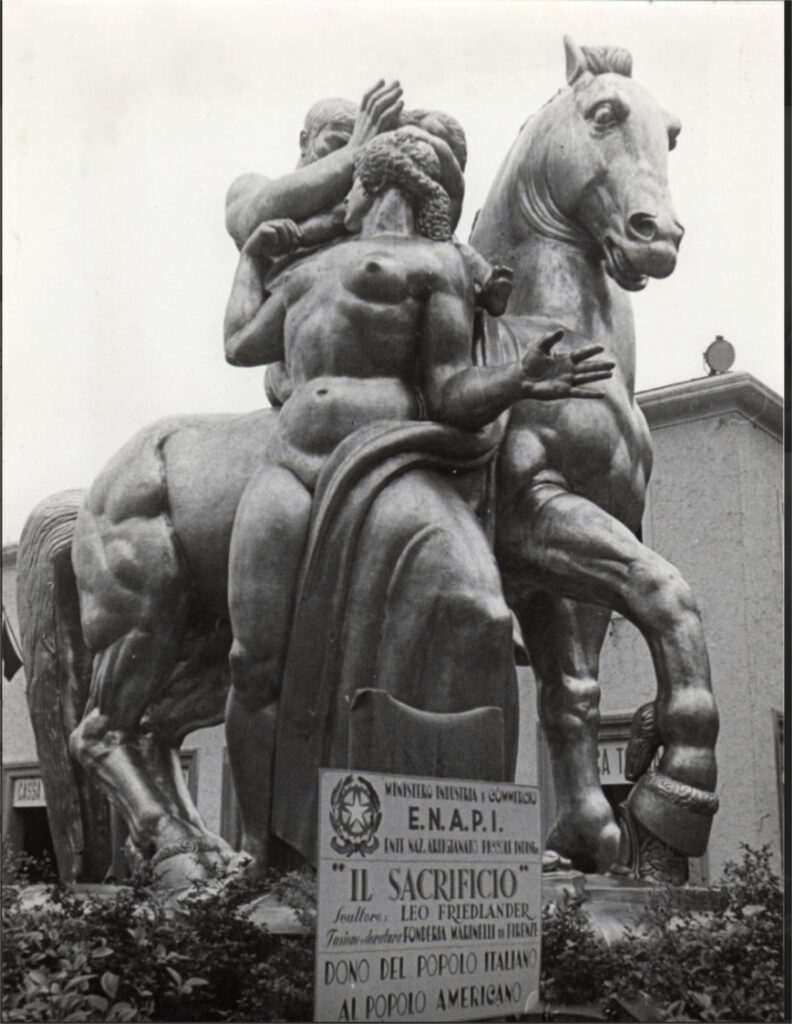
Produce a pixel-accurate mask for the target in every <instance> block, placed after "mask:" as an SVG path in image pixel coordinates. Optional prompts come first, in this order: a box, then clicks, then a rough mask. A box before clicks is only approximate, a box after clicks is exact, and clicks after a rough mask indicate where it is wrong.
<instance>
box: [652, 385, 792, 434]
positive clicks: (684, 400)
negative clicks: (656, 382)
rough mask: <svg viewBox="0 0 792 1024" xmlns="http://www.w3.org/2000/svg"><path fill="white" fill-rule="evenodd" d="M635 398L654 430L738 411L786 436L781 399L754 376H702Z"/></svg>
mask: <svg viewBox="0 0 792 1024" xmlns="http://www.w3.org/2000/svg"><path fill="white" fill-rule="evenodd" d="M635 397H636V399H637V401H638V404H639V405H640V407H641V409H642V410H643V413H644V416H646V420H647V422H648V424H649V426H650V427H652V428H653V429H654V428H657V427H668V426H671V425H672V424H675V423H689V422H690V421H691V420H700V419H706V418H707V417H709V416H720V415H722V414H723V413H725V412H737V413H740V415H741V416H744V417H745V419H747V420H749V421H750V422H751V423H753V424H755V426H757V427H761V429H762V430H764V431H766V432H767V433H768V434H770V436H771V437H774V438H776V440H778V441H780V440H781V439H782V438H783V435H784V403H783V400H782V399H781V396H780V395H777V394H776V393H775V391H772V390H771V389H770V388H769V387H767V385H766V384H762V382H761V381H759V380H757V379H756V377H752V376H751V374H750V373H723V374H718V375H717V376H713V377H700V378H698V379H697V380H688V381H685V382H684V383H681V384H669V385H668V387H664V388H652V389H651V390H650V391H641V392H639V393H638V394H637V395H636V396H635Z"/></svg>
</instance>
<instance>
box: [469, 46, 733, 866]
mask: <svg viewBox="0 0 792 1024" xmlns="http://www.w3.org/2000/svg"><path fill="white" fill-rule="evenodd" d="M565 46H566V58H567V83H568V85H567V88H566V89H563V90H561V91H560V92H559V93H558V94H557V95H556V96H555V97H554V98H553V99H552V100H551V101H550V102H549V103H547V104H545V106H544V107H542V109H541V110H540V111H539V112H538V113H537V114H535V115H534V116H533V117H531V118H530V119H529V120H528V121H527V122H526V123H525V124H524V125H523V127H522V129H521V131H520V133H519V135H518V137H517V139H516V141H515V142H514V144H513V146H512V148H511V150H510V151H509V153H508V155H507V156H506V159H505V160H504V162H503V165H502V167H501V169H500V172H499V173H498V175H497V178H496V180H495V183H494V184H493V186H492V189H491V191H490V193H489V196H488V198H487V200H486V202H485V204H484V206H483V208H482V209H481V211H480V214H479V216H478V219H477V221H476V224H475V227H474V230H473V234H472V237H471V244H472V245H473V246H474V247H475V248H476V249H478V250H479V251H480V252H481V253H482V255H484V256H485V257H486V258H488V259H490V260H491V261H493V262H496V261H497V262H499V263H504V264H508V265H509V266H511V267H512V268H513V270H514V280H515V286H514V290H513V291H512V294H511V297H510V301H509V305H508V307H507V310H506V315H505V316H504V317H502V318H501V320H499V321H497V330H491V331H489V332H488V341H489V343H490V349H491V351H490V353H489V358H491V359H493V360H498V359H505V358H508V355H509V352H510V350H512V349H513V348H516V349H517V350H519V348H520V345H521V336H524V334H525V329H526V322H527V319H528V318H530V319H532V320H534V321H536V322H537V323H539V324H545V325H548V326H552V327H556V326H558V327H562V328H563V329H564V331H565V337H566V340H567V342H572V341H573V340H574V339H575V338H576V337H580V338H585V339H587V340H588V341H591V342H595V343H598V344H601V345H602V346H603V347H604V349H605V353H606V354H607V355H609V356H610V358H611V359H613V360H614V361H615V363H616V369H615V371H614V373H613V376H612V377H611V379H610V380H608V381H605V382H604V383H603V384H602V385H601V389H602V391H603V392H604V395H605V397H604V399H603V400H602V401H600V402H585V403H584V402H575V401H573V400H564V401H561V402H557V403H546V404H543V405H540V404H539V403H535V402H534V403H532V402H530V401H528V402H523V403H519V404H517V405H515V406H513V407H512V410H511V414H510V419H509V428H508V431H507V434H506V437H505V439H504V442H503V444H502V446H501V449H500V453H499V467H498V481H497V496H498V506H497V533H496V538H495V552H496V558H497V562H498V565H499V567H500V569H501V574H502V580H503V586H504V591H505V596H506V600H507V603H508V604H509V606H510V607H511V608H512V609H513V611H514V612H515V614H516V616H517V618H518V620H519V622H520V625H521V628H522V632H523V637H524V640H525V643H526V647H527V649H528V652H529V655H530V660H531V665H532V667H533V670H534V673H535V676H536V680H537V686H538V700H539V714H540V720H541V722H542V725H543V727H544V729H545V732H546V735H547V739H548V745H549V748H550V755H551V761H552V770H553V779H554V784H555V792H556V798H557V804H558V818H557V820H556V822H555V824H554V826H553V828H552V831H551V833H550V835H549V837H548V839H547V844H548V846H549V847H550V848H552V849H554V850H556V851H557V852H559V853H561V854H563V855H565V856H566V857H568V858H570V859H571V860H572V861H573V862H574V863H575V864H576V865H578V866H580V867H582V868H584V869H588V870H592V869H595V868H598V869H599V870H604V869H605V868H607V867H610V866H612V865H614V863H617V864H621V865H622V867H623V868H625V869H631V870H632V871H633V873H638V874H641V875H645V876H650V877H652V876H654V875H656V874H659V875H661V876H663V875H665V876H668V877H670V878H673V879H674V880H677V881H679V880H680V879H681V878H682V877H683V876H686V857H687V856H700V855H701V854H703V852H704V850H705V848H706V844H707V840H708V838H709V832H710V827H711V821H712V815H713V814H714V813H715V810H716V809H717V798H716V797H715V795H714V789H715V782H716V763H715V751H714V748H715V740H716V736H717V732H718V714H717V711H716V708H715V702H714V699H713V696H712V692H711V686H710V673H709V661H708V656H707V650H706V646H705V642H704V637H703V633H702V627H701V618H700V615H699V612H698V609H697V606H696V602H695V600H694V598H693V595H692V593H691V591H690V588H689V586H688V585H687V584H686V583H685V582H684V580H683V579H682V577H681V576H680V574H679V572H678V571H677V570H676V569H675V568H674V567H673V566H671V565H669V564H668V562H666V561H664V559H662V558H661V557H660V556H659V555H657V554H655V553H654V552H653V551H650V550H649V549H648V548H647V547H645V546H644V545H643V544H642V543H641V541H640V539H639V538H640V531H641V519H642V516H643V511H644V501H645V494H646V487H647V484H648V481H649V474H650V471H651V466H652V450H651V444H650V439H649V431H648V428H647V425H646V422H645V419H644V416H643V414H642V412H641V410H640V408H639V407H638V405H637V403H636V401H635V395H634V382H635V332H634V327H633V319H632V314H631V309H630V302H629V296H628V294H627V293H629V292H633V291H639V290H640V289H642V288H643V287H644V286H645V285H646V283H647V280H648V278H649V277H660V278H662V277H666V276H668V275H669V274H671V272H672V271H673V270H674V267H675V264H676V258H677V250H678V248H679V243H680V241H681V239H682V234H683V229H682V227H681V225H680V224H679V222H678V221H677V219H676V217H675V215H674V211H673V207H672V205H671V201H670V198H669V193H668V186H667V172H666V168H667V153H668V151H669V150H670V149H673V148H674V145H675V143H676V139H677V136H678V134H679V131H680V124H679V122H678V121H677V120H676V119H675V118H674V117H672V116H670V115H669V114H667V113H665V112H664V111H663V110H662V109H661V108H660V107H659V106H658V105H657V103H656V102H655V101H654V100H653V99H652V98H651V97H650V96H649V95H648V93H647V92H646V91H645V90H644V89H643V88H641V87H640V86H639V85H637V84H636V83H635V82H633V81H632V79H631V77H630V76H631V71H632V58H631V56H630V54H629V53H627V52H626V51H624V50H622V49H617V48H596V49H589V48H580V47H577V46H576V45H575V44H574V43H573V42H572V41H571V40H570V39H568V38H567V39H565ZM611 610H616V611H618V612H619V613H620V614H622V615H624V616H625V617H626V618H628V619H629V620H630V621H631V622H633V623H634V624H635V625H636V626H637V627H638V629H639V630H640V631H641V633H642V634H643V636H644V638H645V639H646V642H647V644H648V645H649V649H650V651H651V654H652V659H653V663H654V666H655V671H656V677H657V697H656V699H655V700H654V701H653V702H651V703H650V704H647V705H645V706H644V707H643V708H641V709H639V711H638V713H637V714H636V717H635V719H634V722H633V729H632V735H631V741H630V744H629V747H628V756H627V776H628V778H631V779H634V780H637V784H636V785H635V786H634V787H633V789H632V791H631V793H630V797H629V799H628V801H627V806H626V807H623V808H622V813H623V819H622V823H621V839H622V842H621V851H619V838H620V830H619V828H617V827H616V824H615V823H614V820H613V815H612V812H611V809H610V807H609V805H608V803H607V801H606V800H605V797H604V795H603V793H602V790H601V788H600V784H599V777H598V770H597V760H596V752H597V727H598V721H599V715H598V705H599V687H598V680H597V677H598V669H599V655H600V649H601V647H602V644H603V641H604V638H605V634H606V630H607V626H608V622H609V620H610V612H611ZM661 747H662V750H663V753H662V757H661V759H660V762H659V765H657V767H656V769H653V770H650V765H651V763H652V759H653V758H654V757H655V755H656V752H657V751H658V749H659V748H661Z"/></svg>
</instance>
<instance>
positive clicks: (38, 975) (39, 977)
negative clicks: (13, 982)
mask: <svg viewBox="0 0 792 1024" xmlns="http://www.w3.org/2000/svg"><path fill="white" fill-rule="evenodd" d="M28 980H30V982H32V984H33V985H35V986H36V988H44V989H47V988H49V971H40V970H38V968H37V969H36V970H34V971H28V973H27V974H26V975H25V981H26V982H27V981H28Z"/></svg>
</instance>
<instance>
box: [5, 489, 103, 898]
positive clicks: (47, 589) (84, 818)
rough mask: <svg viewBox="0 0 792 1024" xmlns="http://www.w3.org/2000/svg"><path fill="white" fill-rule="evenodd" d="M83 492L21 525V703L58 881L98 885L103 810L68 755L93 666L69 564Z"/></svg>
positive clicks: (66, 494) (51, 503)
mask: <svg viewBox="0 0 792 1024" xmlns="http://www.w3.org/2000/svg"><path fill="white" fill-rule="evenodd" d="M84 493H85V492H83V491H62V492H60V493H59V494H55V495H53V496H52V497H50V498H47V499H46V500H45V501H43V502H41V504H39V505H38V506H37V507H36V508H35V509H34V510H33V512H32V513H31V515H30V517H29V518H28V520H27V522H26V523H25V526H24V529H23V530H22V536H21V538H20V541H19V552H18V557H17V571H18V576H17V591H18V593H17V600H18V607H19V622H20V633H21V642H22V654H23V659H24V666H25V676H26V679H27V702H28V708H29V710H30V718H31V722H32V725H33V733H34V736H35V739H36V747H37V749H38V756H39V762H40V766H41V778H42V782H43V784H44V792H45V795H46V799H47V816H48V818H49V823H50V830H51V833H52V839H53V844H54V847H55V856H56V858H57V862H58V873H59V875H60V877H61V879H62V880H63V881H75V880H83V881H101V879H102V878H103V876H104V874H105V872H106V870H107V867H108V866H109V863H110V859H111V839H110V810H109V806H108V804H107V801H106V799H105V798H104V796H102V794H101V793H100V792H99V790H98V789H97V787H96V786H95V784H93V783H92V782H91V781H90V780H89V779H88V777H87V776H86V774H85V772H84V770H83V769H82V768H81V766H80V765H79V764H77V762H76V761H75V760H74V759H73V758H72V757H71V754H70V753H69V736H70V735H71V732H72V731H73V729H74V728H75V727H76V726H77V724H78V723H79V721H80V719H81V718H82V715H83V711H84V709H85V705H86V702H87V700H88V693H89V690H90V685H91V670H92V663H93V656H92V654H91V652H90V651H89V650H88V648H87V646H86V644H85V641H84V639H83V635H82V629H81V626H80V606H79V598H78V593H77V582H76V579H75V576H74V570H73V569H72V564H71V545H72V537H73V535H74V527H75V522H76V520H77V513H78V511H79V509H80V506H81V505H82V501H83V497H84Z"/></svg>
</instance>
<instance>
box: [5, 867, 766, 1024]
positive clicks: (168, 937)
mask: <svg viewBox="0 0 792 1024" xmlns="http://www.w3.org/2000/svg"><path fill="white" fill-rule="evenodd" d="M21 877H22V879H23V880H24V873H22V876H21ZM146 883H147V879H146V878H144V877H139V878H138V879H136V881H135V884H133V885H131V886H122V887H119V888H118V889H117V890H115V892H113V893H111V894H110V895H106V896H104V897H101V898H100V897H96V896H78V895H76V894H75V893H73V892H72V891H70V890H68V889H65V888H62V887H57V886H54V887H50V888H49V889H48V890H47V892H48V900H47V901H46V902H42V903H39V904H38V905H29V904H28V903H26V902H25V900H24V898H23V893H22V891H21V889H20V888H19V886H16V885H15V886H8V885H7V886H6V887H5V893H4V895H5V898H4V905H3V938H4V943H3V946H4V949H3V952H4V958H3V959H4V963H3V999H2V1008H3V1020H7V1021H9V1022H21V1021H25V1022H28V1021H30V1022H39V1021H40V1022H45V1021H67V1020H81V1021H82V1020H85V1021H222V1020H229V1021H240V1022H241V1021H266V1020H310V1019H311V1016H312V1000H313V971H314V941H313V938H312V937H308V936H305V937H301V936H298V937H291V936H290V937H286V936H277V935H273V934H271V933H269V932H268V931H267V930H266V929H265V928H263V927H261V926H259V925H257V924H254V923H253V922H252V921H250V920H249V913H248V911H247V910H246V909H245V907H246V905H247V904H249V902H250V901H251V899H253V898H254V897H255V896H258V895H261V894H262V889H261V888H260V887H258V888H257V887H254V886H252V885H251V884H250V883H249V882H246V881H245V880H244V879H239V880H236V881H234V882H233V883H231V884H229V885H227V886H226V887H225V888H223V889H222V890H221V891H219V892H217V891H212V890H211V889H210V888H208V887H200V886H199V887H196V888H195V889H193V890H191V891H190V892H189V893H188V894H187V895H186V896H185V897H184V899H183V900H182V901H181V903H180V905H179V908H178V910H177V911H175V912H174V911H172V910H167V909H165V908H164V907H163V905H162V904H161V903H160V902H159V901H158V900H157V899H155V897H154V896H153V895H152V893H151V890H150V888H149V887H148V885H147V884H146ZM265 891H269V892H271V893H273V894H274V895H275V897H276V899H278V900H279V901H280V902H283V903H286V904H288V905H289V906H292V907H293V908H294V909H295V910H296V912H297V914H298V917H299V918H300V920H301V921H302V923H303V924H305V925H306V926H308V927H309V928H313V925H314V923H315V919H316V883H315V881H314V879H313V878H312V877H310V876H307V875H304V874H300V873H298V872H292V873H290V874H287V875H282V876H279V877H275V878H272V879H270V880H269V882H268V884H267V886H266V887H265ZM715 892H716V894H717V895H718V896H719V898H720V900H721V907H722V909H721V910H719V911H718V912H717V913H713V914H693V913H690V912H687V911H680V910H679V909H678V907H677V903H676V902H675V898H674V895H673V893H672V892H670V891H669V892H663V891H662V890H661V891H659V892H658V893H657V894H656V895H655V896H654V898H653V899H652V901H651V905H650V908H649V911H648V912H647V915H646V920H645V922H643V930H642V931H640V932H637V931H636V932H632V933H628V935H627V938H626V939H625V940H624V941H622V942H620V943H618V944H617V945H614V946H612V947H610V948H608V947H606V946H605V945H604V944H602V943H601V942H600V941H599V940H598V939H597V937H596V935H595V932H594V930H593V928H592V926H591V924H590V921H589V919H588V917H587V916H586V912H585V904H582V903H581V901H580V900H574V899H567V900H566V901H565V902H564V903H563V904H561V905H553V904H551V905H550V906H548V907H546V908H545V910H544V913H543V925H542V927H543V950H542V997H543V1001H544V1005H545V1011H544V1012H545V1016H546V1017H547V1019H554V1017H553V1007H554V1006H555V1007H556V1008H557V1007H559V1006H561V1005H564V1006H567V1007H570V1006H576V1005H577V1006H578V1007H580V1005H581V1004H588V1005H587V1007H586V1008H585V1009H586V1011H587V1014H588V1016H587V1019H589V1020H596V1019H598V1018H599V1019H603V1020H604V1019H610V1020H636V1019H643V1020H655V1021H779V1020H782V1019H783V971H782V941H783V898H782V893H781V885H780V881H779V879H778V877H777V876H776V875H774V874H773V872H772V871H771V870H770V855H769V852H768V849H767V848H764V849H762V850H758V851H757V850H752V849H750V848H748V847H745V848H744V855H743V860H742V863H740V864H729V865H728V866H727V868H726V870H725V874H724V879H723V883H722V886H721V887H720V888H719V889H716V890H715ZM581 1012H582V1011H579V1013H578V1018H579V1019H583V1018H582V1017H581Z"/></svg>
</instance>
